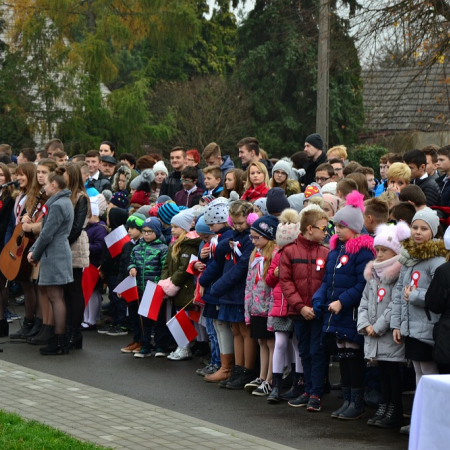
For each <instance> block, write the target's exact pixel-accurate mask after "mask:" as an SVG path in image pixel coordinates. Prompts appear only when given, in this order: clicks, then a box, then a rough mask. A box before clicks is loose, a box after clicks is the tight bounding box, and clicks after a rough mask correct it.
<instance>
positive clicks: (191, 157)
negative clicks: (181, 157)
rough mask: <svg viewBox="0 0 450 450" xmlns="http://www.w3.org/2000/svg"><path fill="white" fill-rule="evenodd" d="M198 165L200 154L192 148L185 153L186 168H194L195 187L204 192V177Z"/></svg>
mask: <svg viewBox="0 0 450 450" xmlns="http://www.w3.org/2000/svg"><path fill="white" fill-rule="evenodd" d="M199 164H200V153H199V152H198V150H197V149H195V148H192V149H190V150H188V151H187V152H186V166H188V167H195V169H196V170H197V172H198V174H197V187H199V188H200V189H202V190H203V191H204V190H205V177H204V175H203V171H202V169H200V167H199Z"/></svg>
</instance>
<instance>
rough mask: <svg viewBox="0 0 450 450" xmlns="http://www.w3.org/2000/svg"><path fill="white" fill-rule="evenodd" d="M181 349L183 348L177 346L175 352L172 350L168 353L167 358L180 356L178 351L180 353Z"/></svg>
mask: <svg viewBox="0 0 450 450" xmlns="http://www.w3.org/2000/svg"><path fill="white" fill-rule="evenodd" d="M180 350H181V348H180V347H177V349H176V350H174V351H173V352H171V353H169V354H168V355H167V359H172V358H174V357H178V353H180Z"/></svg>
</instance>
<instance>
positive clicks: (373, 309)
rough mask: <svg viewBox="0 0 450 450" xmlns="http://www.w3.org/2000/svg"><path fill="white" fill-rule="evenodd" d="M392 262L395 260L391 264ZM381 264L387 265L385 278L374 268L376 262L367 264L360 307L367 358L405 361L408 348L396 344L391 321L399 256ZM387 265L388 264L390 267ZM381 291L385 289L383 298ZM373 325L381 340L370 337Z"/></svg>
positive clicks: (398, 271)
mask: <svg viewBox="0 0 450 450" xmlns="http://www.w3.org/2000/svg"><path fill="white" fill-rule="evenodd" d="M391 259H392V261H391ZM391 259H389V260H388V261H385V262H384V263H379V264H377V266H378V269H379V270H380V267H381V265H382V264H384V267H385V268H384V269H383V272H382V275H381V279H380V278H379V277H378V275H377V272H376V271H375V269H374V262H373V261H371V262H369V264H367V267H366V269H365V271H364V278H365V279H366V280H367V284H366V287H365V289H364V292H363V296H362V299H361V303H360V305H359V308H358V324H357V327H358V332H359V334H361V335H363V336H364V356H365V358H366V359H375V360H378V361H404V360H405V346H404V345H403V344H401V345H398V344H396V343H395V342H394V339H393V336H392V332H391V328H390V321H391V312H392V299H393V294H394V292H395V286H396V284H397V280H398V277H399V275H400V269H401V268H402V265H401V264H400V263H399V262H398V259H399V256H394V257H393V258H391ZM386 263H387V264H388V265H386ZM380 289H383V291H381V293H382V294H383V295H381V296H379V293H380ZM369 325H372V327H373V330H374V331H375V333H377V334H378V337H371V336H367V332H366V327H368V326H369Z"/></svg>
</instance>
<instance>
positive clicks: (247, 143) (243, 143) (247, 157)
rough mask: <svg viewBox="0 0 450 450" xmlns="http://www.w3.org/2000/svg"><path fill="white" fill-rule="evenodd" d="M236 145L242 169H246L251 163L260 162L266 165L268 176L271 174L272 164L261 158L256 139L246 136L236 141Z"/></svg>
mask: <svg viewBox="0 0 450 450" xmlns="http://www.w3.org/2000/svg"><path fill="white" fill-rule="evenodd" d="M237 147H238V149H239V158H240V159H241V162H242V169H243V170H247V168H248V167H249V165H250V164H251V163H256V162H260V163H262V164H264V165H265V166H266V169H267V173H268V174H269V178H270V177H271V176H272V168H273V164H272V162H271V161H270V160H268V159H262V158H261V149H260V147H259V142H258V139H256V138H254V137H246V138H244V139H241V140H240V141H239V142H238V143H237Z"/></svg>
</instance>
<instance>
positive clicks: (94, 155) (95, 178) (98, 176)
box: [86, 150, 111, 193]
mask: <svg viewBox="0 0 450 450" xmlns="http://www.w3.org/2000/svg"><path fill="white" fill-rule="evenodd" d="M86 163H87V165H88V169H89V178H88V181H87V183H86V188H89V187H93V188H95V189H96V190H97V191H98V192H99V193H102V192H103V191H104V190H105V189H109V190H111V183H110V182H109V180H108V179H107V178H106V177H105V175H103V173H102V172H101V171H100V153H99V152H98V151H97V150H89V151H88V152H87V153H86Z"/></svg>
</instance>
